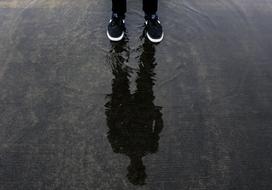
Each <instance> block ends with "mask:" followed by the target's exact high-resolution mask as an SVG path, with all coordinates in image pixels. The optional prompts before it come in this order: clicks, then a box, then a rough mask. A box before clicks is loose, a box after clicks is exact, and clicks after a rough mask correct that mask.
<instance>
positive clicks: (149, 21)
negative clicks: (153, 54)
mask: <svg viewBox="0 0 272 190" xmlns="http://www.w3.org/2000/svg"><path fill="white" fill-rule="evenodd" d="M145 31H146V36H147V38H148V39H149V40H150V41H151V42H153V43H159V42H161V41H162V39H163V31H162V26H161V23H160V21H159V18H158V16H157V15H151V16H145Z"/></svg>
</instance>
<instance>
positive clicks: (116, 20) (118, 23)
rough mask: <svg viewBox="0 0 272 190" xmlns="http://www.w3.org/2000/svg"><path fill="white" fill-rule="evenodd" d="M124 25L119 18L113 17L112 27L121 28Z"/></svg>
mask: <svg viewBox="0 0 272 190" xmlns="http://www.w3.org/2000/svg"><path fill="white" fill-rule="evenodd" d="M122 24H123V19H122V18H120V17H118V16H114V15H113V16H112V21H111V25H119V26H121V25H122Z"/></svg>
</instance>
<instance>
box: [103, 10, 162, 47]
mask: <svg viewBox="0 0 272 190" xmlns="http://www.w3.org/2000/svg"><path fill="white" fill-rule="evenodd" d="M145 33H146V37H147V38H148V39H149V40H150V41H151V42H153V43H159V42H161V41H162V39H163V31H162V26H161V23H160V21H159V18H158V16H157V15H155V14H154V15H150V16H145ZM124 35H125V19H124V17H119V16H118V15H117V14H115V13H114V14H112V18H111V19H110V22H109V25H108V30H107V36H108V38H109V39H110V40H111V41H115V42H117V41H121V40H122V39H123V38H124Z"/></svg>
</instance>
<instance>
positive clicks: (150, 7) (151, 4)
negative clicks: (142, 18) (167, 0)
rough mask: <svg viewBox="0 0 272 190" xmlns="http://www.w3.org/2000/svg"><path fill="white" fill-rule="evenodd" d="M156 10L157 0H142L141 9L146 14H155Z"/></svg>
mask: <svg viewBox="0 0 272 190" xmlns="http://www.w3.org/2000/svg"><path fill="white" fill-rule="evenodd" d="M157 10H158V0H143V11H144V12H145V14H146V15H152V14H156V12H157Z"/></svg>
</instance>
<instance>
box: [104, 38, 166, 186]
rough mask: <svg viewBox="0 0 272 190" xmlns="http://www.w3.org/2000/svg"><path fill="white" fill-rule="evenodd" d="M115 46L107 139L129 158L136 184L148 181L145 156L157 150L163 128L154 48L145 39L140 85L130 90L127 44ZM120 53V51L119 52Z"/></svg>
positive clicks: (107, 114) (139, 74) (140, 68)
mask: <svg viewBox="0 0 272 190" xmlns="http://www.w3.org/2000/svg"><path fill="white" fill-rule="evenodd" d="M119 45H120V46H117V47H114V49H115V53H116V54H117V55H116V56H113V59H112V60H113V63H112V72H113V75H114V79H113V81H112V94H110V95H109V101H108V102H107V103H106V105H105V107H106V116H107V125H108V127H109V131H108V140H109V142H110V144H111V146H112V149H113V151H114V152H115V153H121V154H125V155H127V156H128V157H129V158H130V165H129V166H128V168H127V169H128V174H127V177H128V179H129V181H130V182H131V183H132V184H134V185H143V184H145V179H146V173H145V166H144V165H143V161H142V157H144V156H145V155H147V154H148V153H155V152H156V151H157V150H158V143H159V134H160V132H161V130H162V128H163V120H162V114H161V112H160V109H161V108H160V107H158V106H155V105H154V102H153V101H154V99H155V97H154V94H153V89H152V88H153V85H154V77H155V73H154V71H153V70H154V68H155V59H154V54H155V48H154V45H153V44H150V43H149V42H148V43H146V42H145V43H144V44H143V47H142V53H141V56H140V58H139V71H138V72H137V74H138V78H137V79H136V83H137V84H136V86H137V89H136V91H135V93H131V92H130V89H129V77H130V74H131V71H130V70H129V69H128V68H127V67H125V66H124V65H123V61H124V60H125V59H124V58H122V56H121V53H122V51H123V50H124V49H125V48H120V47H122V46H121V44H119ZM118 54H119V55H118Z"/></svg>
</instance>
